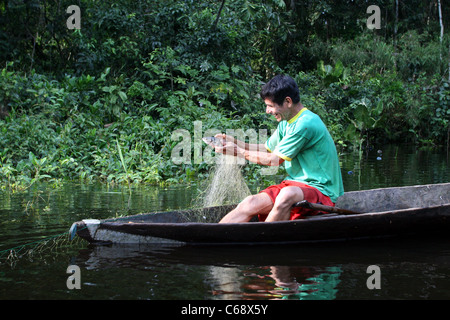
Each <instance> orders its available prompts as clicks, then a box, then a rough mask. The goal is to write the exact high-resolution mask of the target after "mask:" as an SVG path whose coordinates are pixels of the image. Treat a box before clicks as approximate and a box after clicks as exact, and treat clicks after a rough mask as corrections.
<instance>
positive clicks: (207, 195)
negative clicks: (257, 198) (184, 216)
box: [191, 154, 251, 222]
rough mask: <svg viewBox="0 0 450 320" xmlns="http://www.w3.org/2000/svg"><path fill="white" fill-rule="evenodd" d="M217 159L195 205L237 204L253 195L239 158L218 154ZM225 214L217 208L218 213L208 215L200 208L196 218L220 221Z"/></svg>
mask: <svg viewBox="0 0 450 320" xmlns="http://www.w3.org/2000/svg"><path fill="white" fill-rule="evenodd" d="M215 159H216V162H215V165H214V166H213V167H212V168H211V171H210V175H209V179H208V180H207V181H206V187H204V190H203V191H200V192H199V195H198V197H197V198H196V199H195V201H194V207H200V208H208V207H215V206H223V205H227V204H237V203H239V202H241V201H242V200H243V199H244V198H245V197H247V196H249V195H251V192H250V189H249V188H248V186H247V184H246V182H245V180H244V177H243V175H242V167H243V165H242V164H240V163H239V160H238V158H236V157H233V156H229V155H222V154H216V156H215ZM223 215H224V214H223V212H220V210H217V214H212V213H210V214H209V215H208V216H206V215H204V212H203V210H202V209H198V216H196V217H195V216H194V217H195V218H194V219H195V221H196V222H218V220H220V218H221V217H222V216H223ZM191 220H192V219H191Z"/></svg>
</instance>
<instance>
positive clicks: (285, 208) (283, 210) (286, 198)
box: [266, 186, 304, 222]
mask: <svg viewBox="0 0 450 320" xmlns="http://www.w3.org/2000/svg"><path fill="white" fill-rule="evenodd" d="M303 199H304V195H303V191H302V189H300V187H295V186H289V187H284V188H283V189H281V190H280V193H279V194H278V196H277V198H276V199H275V203H274V205H273V208H272V210H271V211H270V213H269V215H268V216H267V218H266V222H272V221H283V220H290V216H291V209H292V206H293V205H294V203H296V202H299V201H302V200H303Z"/></svg>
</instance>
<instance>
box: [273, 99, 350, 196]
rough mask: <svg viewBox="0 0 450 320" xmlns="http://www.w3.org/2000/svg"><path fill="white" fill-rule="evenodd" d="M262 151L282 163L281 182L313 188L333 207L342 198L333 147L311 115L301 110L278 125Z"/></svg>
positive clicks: (322, 124) (305, 110)
mask: <svg viewBox="0 0 450 320" xmlns="http://www.w3.org/2000/svg"><path fill="white" fill-rule="evenodd" d="M266 148H267V150H269V151H270V152H272V153H275V154H276V155H277V156H279V157H280V158H282V159H284V160H285V162H284V165H285V168H286V172H287V173H288V176H287V177H286V179H285V180H293V181H299V182H303V183H306V184H307V185H309V186H311V187H315V188H317V189H318V190H319V191H320V192H322V193H323V194H324V195H326V196H328V197H330V199H331V201H333V202H334V203H335V202H336V200H337V198H338V197H339V196H341V195H343V194H344V187H343V183H342V176H341V169H340V167H339V159H338V156H337V151H336V146H335V145H334V141H333V138H332V137H331V135H330V133H329V132H328V130H327V128H326V126H325V124H324V123H323V122H322V120H321V119H320V117H319V116H318V115H316V114H315V113H313V112H311V111H309V110H308V109H306V108H303V109H302V110H301V111H300V112H299V113H298V114H297V115H296V116H295V117H293V118H292V119H290V120H289V121H285V120H284V121H280V123H279V124H278V127H277V130H276V131H275V132H274V133H273V135H272V136H271V137H270V138H269V139H268V140H267V141H266Z"/></svg>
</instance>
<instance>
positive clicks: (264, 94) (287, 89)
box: [261, 74, 300, 106]
mask: <svg viewBox="0 0 450 320" xmlns="http://www.w3.org/2000/svg"><path fill="white" fill-rule="evenodd" d="M286 97H290V98H291V99H292V102H293V103H298V102H300V93H299V90H298V85H297V83H296V82H295V80H294V79H292V78H291V77H290V76H287V75H283V74H279V75H276V76H275V77H273V78H272V79H271V80H270V81H269V82H267V83H266V84H265V85H264V86H263V87H262V89H261V98H262V99H263V100H265V99H269V100H270V101H272V102H275V103H276V104H278V105H280V106H281V105H282V104H283V102H284V99H286Z"/></svg>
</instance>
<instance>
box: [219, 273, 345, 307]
mask: <svg viewBox="0 0 450 320" xmlns="http://www.w3.org/2000/svg"><path fill="white" fill-rule="evenodd" d="M341 272H342V269H341V268H340V267H338V266H336V267H326V268H324V270H322V271H320V270H317V268H314V267H301V266H297V267H292V266H267V267H265V266H260V267H257V268H254V269H245V270H243V271H241V270H239V269H236V268H224V267H216V266H212V267H210V273H211V275H212V276H213V278H214V282H215V286H214V289H213V292H212V293H213V295H214V297H215V298H216V299H238V298H239V299H268V300H279V299H282V300H334V299H336V293H337V291H338V290H337V285H338V284H339V282H340V280H339V276H340V274H341Z"/></svg>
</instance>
